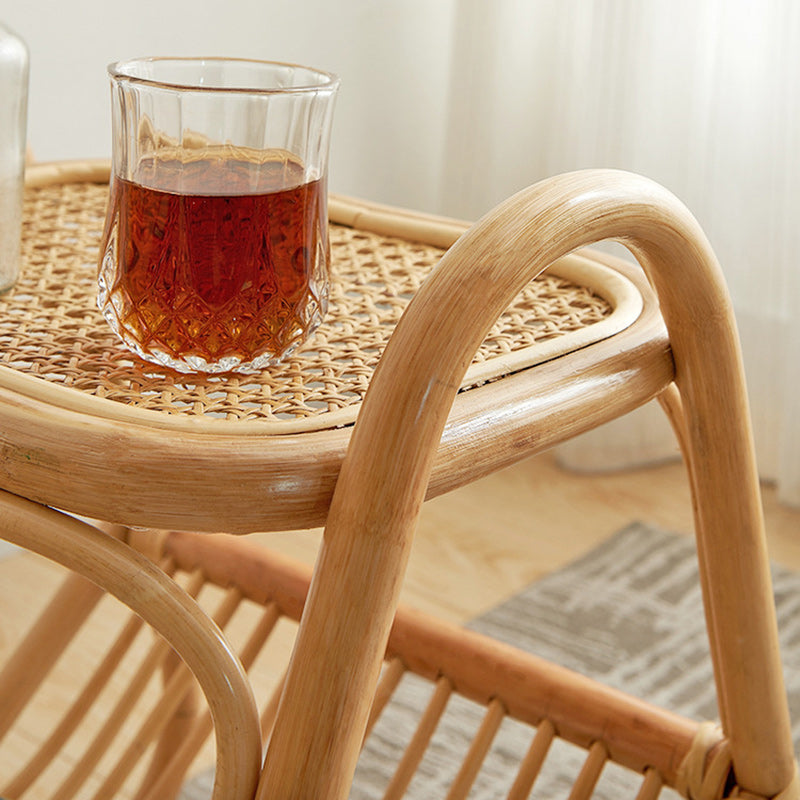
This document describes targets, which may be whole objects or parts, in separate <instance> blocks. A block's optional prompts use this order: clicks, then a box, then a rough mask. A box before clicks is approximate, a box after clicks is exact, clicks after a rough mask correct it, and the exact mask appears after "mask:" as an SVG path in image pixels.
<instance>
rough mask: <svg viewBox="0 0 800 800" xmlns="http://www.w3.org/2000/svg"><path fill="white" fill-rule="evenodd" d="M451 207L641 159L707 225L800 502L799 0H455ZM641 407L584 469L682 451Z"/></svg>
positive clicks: (592, 449)
mask: <svg viewBox="0 0 800 800" xmlns="http://www.w3.org/2000/svg"><path fill="white" fill-rule="evenodd" d="M454 30H455V36H454V40H453V51H452V53H453V55H452V57H453V61H452V65H453V69H452V74H451V92H450V98H449V107H448V113H449V117H448V128H447V144H446V152H445V157H444V159H443V165H444V166H443V170H444V173H443V176H442V181H441V186H442V198H441V209H442V211H443V212H445V213H448V214H453V215H456V216H461V217H467V218H475V217H477V216H478V215H479V214H481V213H483V212H484V211H485V210H486V209H487V208H488V207H490V206H491V205H493V204H494V203H496V202H498V201H499V200H501V199H502V198H504V197H506V196H507V195H509V194H511V193H512V192H514V191H516V190H517V189H519V188H522V187H523V186H525V185H527V184H529V183H532V182H533V181H535V180H538V179H540V178H542V177H545V176H547V175H552V174H555V173H558V172H562V171H567V170H572V169H578V168H583V167H597V166H601V167H616V168H622V169H629V170H633V171H636V172H640V173H643V174H646V175H648V176H649V177H651V178H654V179H655V180H657V181H659V182H661V183H663V184H664V185H665V186H667V187H668V188H670V189H671V190H672V191H673V192H674V193H675V194H677V195H678V196H679V197H680V198H681V199H682V200H683V201H684V202H685V203H686V204H687V205H688V206H689V207H690V208H691V209H692V211H693V212H694V213H695V215H696V216H697V218H698V220H699V221H700V223H701V224H702V225H703V227H704V228H705V230H706V232H707V234H708V236H709V238H710V239H711V242H712V244H713V245H714V248H715V250H716V252H717V255H718V256H719V259H720V261H721V263H722V265H723V269H724V270H725V274H726V277H727V281H728V284H729V287H730V290H731V294H732V296H733V299H734V305H735V308H736V313H737V320H738V325H739V329H740V335H741V337H742V342H743V350H744V353H745V361H746V365H745V366H746V371H747V374H748V382H749V391H750V398H751V406H752V410H753V420H754V428H755V432H756V440H757V441H756V444H757V450H758V453H759V458H760V469H761V472H762V475H763V477H764V478H765V479H767V480H772V481H776V482H777V484H778V487H779V495H780V497H781V498H782V499H783V500H784V501H786V502H788V503H791V504H797V505H800V401H799V400H798V396H800V233H798V231H800V3H797V2H796V0H752V2H750V1H748V0H636V1H634V0H534V1H533V2H531V0H527V1H526V0H495V1H494V2H491V3H490V2H486V1H485V0H457V3H456V14H455V18H454ZM655 418H656V415H655V414H653V413H652V410H650V409H645V410H644V411H643V412H642V413H641V414H639V415H638V416H634V417H633V418H632V419H631V420H630V421H627V420H626V421H624V422H622V423H619V424H618V423H615V424H613V425H612V426H610V427H609V428H608V429H603V430H600V431H597V432H595V433H593V434H591V435H589V436H587V437H584V438H583V439H581V440H579V441H578V442H576V443H575V444H573V445H570V446H569V447H566V448H562V450H561V458H562V459H563V461H564V462H565V463H567V464H569V465H571V466H573V467H578V468H581V467H582V468H596V467H599V466H612V467H618V466H623V465H629V464H636V463H641V462H643V461H648V460H654V459H658V458H663V457H665V456H668V455H670V454H672V453H673V451H674V445H673V444H672V437H671V435H670V434H669V432H668V430H667V429H666V425H663V426H658V425H654V424H653V420H654V419H655Z"/></svg>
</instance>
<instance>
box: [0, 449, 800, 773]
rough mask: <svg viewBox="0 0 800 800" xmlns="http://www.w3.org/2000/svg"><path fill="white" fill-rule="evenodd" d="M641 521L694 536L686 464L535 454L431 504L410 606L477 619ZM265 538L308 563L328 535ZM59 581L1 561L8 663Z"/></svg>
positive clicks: (782, 514)
mask: <svg viewBox="0 0 800 800" xmlns="http://www.w3.org/2000/svg"><path fill="white" fill-rule="evenodd" d="M764 506H765V515H766V524H767V532H768V538H769V546H770V555H771V557H772V559H773V560H775V561H777V562H780V563H782V564H784V565H786V566H789V567H790V568H794V569H800V510H790V509H788V508H786V507H784V506H781V505H779V504H778V503H777V501H776V498H775V492H774V490H773V489H772V488H770V487H768V486H766V487H764ZM637 520H640V521H645V522H649V523H654V524H657V525H660V526H662V527H664V528H667V529H669V530H673V531H676V532H679V533H683V534H686V535H689V534H690V532H691V530H692V519H691V506H690V501H689V496H688V490H687V484H686V479H685V476H684V471H683V468H682V465H681V464H680V463H679V462H671V463H665V464H660V465H656V466H652V467H649V468H644V469H637V470H634V471H625V472H613V473H608V474H586V475H584V474H576V473H574V472H567V471H564V470H562V469H561V468H560V467H559V466H558V465H557V463H556V460H555V458H554V456H553V455H552V454H544V455H540V456H537V457H534V458H531V459H529V460H526V461H524V462H522V463H520V464H518V465H516V466H514V467H511V468H508V469H506V470H504V471H502V472H499V473H496V474H494V475H492V476H490V477H488V478H485V479H483V480H482V481H479V482H477V483H475V484H472V485H471V486H469V487H466V488H464V489H460V490H458V491H456V492H453V493H451V494H449V495H446V496H444V497H441V498H437V499H435V500H433V501H431V502H429V503H427V504H426V506H425V507H424V511H423V515H422V519H421V522H420V526H419V529H418V533H417V538H416V542H415V548H414V551H413V555H412V558H411V563H410V566H409V572H408V577H407V580H406V584H405V589H404V593H403V600H404V601H405V602H407V603H409V604H411V605H414V606H416V607H417V608H420V609H423V610H427V611H430V612H435V613H437V614H439V615H441V616H444V617H446V618H448V619H450V620H453V621H460V620H466V619H469V618H471V617H474V616H475V615H477V614H480V613H481V612H483V611H485V610H487V609H488V608H491V607H492V606H494V605H496V604H497V603H500V602H502V601H503V600H504V599H506V598H507V597H509V596H510V595H512V594H514V593H516V592H518V591H519V590H520V589H522V588H523V587H525V586H526V585H527V584H529V583H530V582H531V581H534V580H536V579H537V578H539V577H540V576H542V575H544V574H546V573H548V572H550V571H552V570H555V569H558V568H559V567H561V566H563V565H564V564H566V563H567V562H569V561H571V560H573V559H575V558H576V557H578V556H580V555H582V554H584V553H585V552H587V551H588V550H589V549H591V548H592V547H593V546H594V545H596V544H598V543H599V542H601V541H603V540H604V539H606V538H608V537H609V536H611V535H612V534H614V533H615V532H616V531H618V530H619V529H621V528H622V527H624V526H625V525H628V524H629V523H631V522H634V521H637ZM257 536H258V538H259V539H263V541H264V542H265V543H266V544H269V545H270V546H271V547H273V548H274V549H276V550H280V551H282V552H284V553H287V554H292V555H294V556H296V557H299V558H300V559H302V560H305V561H308V562H310V561H312V560H313V558H314V554H315V551H316V547H317V544H318V542H319V537H320V532H319V531H305V532H296V533H284V534H263V535H262V534H259V535H257ZM59 580H60V571H59V570H58V569H57V568H55V567H54V566H52V565H50V564H49V563H47V562H45V561H43V560H42V559H39V558H38V557H35V556H32V555H29V554H19V555H14V556H12V557H10V558H6V559H3V560H0V661H2V660H3V657H4V655H5V652H4V651H7V650H8V649H9V648H10V647H11V645H12V644H13V642H14V641H15V640H16V639H17V638H18V637H19V635H20V633H21V631H22V630H23V628H24V626H25V625H27V624H28V623H29V622H30V620H31V619H32V618H33V617H34V615H35V614H36V613H37V611H38V609H39V608H41V606H42V605H43V603H44V598H45V596H46V594H47V593H48V590H49V589H50V588H52V587H53V586H55V585H56V583H57V582H58V581H59ZM99 635H101V636H102V635H104V634H103V633H102V632H101V633H100V634H99ZM69 690H70V687H69V686H64V687H62V691H64V692H69ZM1 762H2V759H0V763H1Z"/></svg>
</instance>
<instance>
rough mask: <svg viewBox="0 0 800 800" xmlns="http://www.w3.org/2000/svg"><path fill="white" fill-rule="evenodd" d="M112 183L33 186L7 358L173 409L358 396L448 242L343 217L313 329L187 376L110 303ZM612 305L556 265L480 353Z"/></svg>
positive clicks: (303, 411)
mask: <svg viewBox="0 0 800 800" xmlns="http://www.w3.org/2000/svg"><path fill="white" fill-rule="evenodd" d="M107 195H108V187H107V185H105V184H96V183H91V182H76V183H56V184H54V185H48V186H43V187H38V188H29V189H28V190H27V192H26V198H25V211H24V222H23V253H22V259H23V261H22V272H21V277H20V280H19V282H18V284H17V286H16V288H15V289H14V290H12V291H11V292H10V293H8V294H7V295H6V296H5V297H3V298H2V300H0V302H1V303H2V314H0V364H2V365H4V366H5V367H7V368H10V369H13V370H18V371H21V372H24V373H25V374H27V375H34V376H37V377H38V378H40V379H43V380H46V381H49V382H52V383H53V384H57V385H60V386H63V387H72V388H73V389H77V390H80V391H81V392H84V393H89V394H91V395H94V396H96V397H100V398H107V399H108V400H111V401H116V402H118V403H122V404H127V405H128V406H134V407H137V408H143V409H151V410H153V411H156V412H161V413H168V414H195V415H203V416H204V417H212V418H216V417H221V418H223V419H229V420H243V419H246V420H271V421H273V422H274V421H280V420H297V419H300V418H308V417H315V416H321V415H324V414H325V413H326V412H330V411H338V410H342V409H347V408H350V407H353V406H357V404H358V403H359V402H360V401H361V399H362V397H363V395H364V392H365V390H366V388H367V384H368V382H369V380H370V376H371V374H372V371H373V369H374V367H375V365H376V363H377V361H378V359H379V357H380V355H381V352H382V351H383V348H384V346H385V344H386V342H387V339H388V337H389V335H390V333H391V331H392V330H393V328H394V326H395V324H396V323H397V321H398V319H399V317H400V315H401V314H402V312H403V310H404V308H405V307H406V305H407V303H408V301H409V299H410V298H411V297H412V295H413V294H414V293H415V292H416V290H417V289H418V288H419V286H420V284H421V283H422V281H423V280H424V279H425V277H426V276H427V275H428V273H429V272H430V270H431V269H432V267H433V266H434V265H435V264H436V262H437V261H438V259H439V258H440V256H441V254H442V252H443V251H442V250H441V249H440V248H437V247H433V246H430V245H427V244H421V243H416V242H409V241H404V240H402V239H399V238H393V237H390V236H383V235H378V234H375V233H370V232H367V231H361V230H357V229H353V228H350V227H346V226H343V225H332V228H331V258H332V286H331V297H330V310H329V313H328V316H327V318H326V320H325V322H324V323H323V325H322V326H321V328H320V329H319V331H318V332H317V333H316V334H315V336H314V337H313V338H312V340H311V341H309V342H308V343H307V344H306V346H305V347H304V348H302V349H301V350H300V351H299V352H297V353H296V354H295V355H294V356H292V357H291V358H289V359H288V360H287V361H286V362H285V363H283V364H281V365H279V366H276V367H273V368H270V369H269V370H265V371H263V372H261V373H259V374H256V375H240V376H221V377H212V376H209V377H205V376H189V377H187V376H185V375H179V374H177V373H171V372H169V371H166V370H162V369H160V368H157V367H154V366H152V365H150V364H145V363H144V362H142V361H140V360H139V359H138V358H137V357H135V356H133V355H131V354H130V353H129V352H128V351H127V350H126V349H125V348H124V346H123V345H122V344H120V342H119V341H118V340H117V339H116V337H115V335H114V334H113V333H112V332H111V331H110V329H109V328H108V326H107V325H106V323H105V321H104V319H103V318H102V316H101V314H100V313H99V311H98V310H97V308H96V305H95V295H96V269H97V267H96V262H97V253H98V248H99V244H100V239H101V234H102V228H103V223H104V217H105V207H106V202H107ZM612 311H613V309H612V307H611V305H610V304H609V302H607V301H606V300H604V299H603V298H601V297H599V296H598V295H597V294H594V293H593V292H592V291H590V290H588V289H586V288H584V287H581V286H577V285H574V284H572V283H570V282H569V281H567V280H565V279H562V278H560V277H558V276H555V275H549V274H547V273H546V274H545V275H543V276H541V277H540V278H538V279H537V280H536V281H533V282H532V283H531V284H530V285H529V287H528V288H527V289H526V290H525V291H523V292H522V293H521V294H520V295H519V297H518V298H517V300H516V301H515V302H514V303H513V304H512V305H511V306H510V308H509V309H508V311H507V312H506V313H505V314H504V315H503V316H502V318H501V319H500V320H499V321H498V323H497V325H495V327H494V329H493V330H492V331H491V333H490V335H489V336H488V338H487V339H486V341H485V342H484V344H483V346H482V347H481V348H480V351H479V353H478V354H477V356H476V362H483V365H484V366H485V365H486V363H487V362H491V360H492V359H496V358H498V357H499V356H505V355H507V354H508V353H513V352H515V351H519V350H524V349H526V348H530V347H531V346H532V345H537V344H539V343H541V342H544V341H548V340H552V339H554V338H556V337H561V336H564V335H565V334H567V333H569V332H571V331H573V332H574V331H576V330H579V329H585V328H586V327H587V326H592V325H594V324H596V323H597V322H599V321H601V320H604V319H606V318H607V317H609V315H610V314H611V313H612ZM501 361H502V359H501V358H498V364H500V363H501ZM497 374H498V375H499V374H502V369H501V368H500V367H498V373H497ZM489 377H490V378H491V377H497V375H491V374H490V375H489ZM468 378H469V374H468ZM481 380H486V370H484V371H483V372H482V377H481ZM472 382H473V383H474V382H475V381H474V380H473V381H472ZM467 383H468V384H469V381H468V382H467ZM323 427H324V426H323Z"/></svg>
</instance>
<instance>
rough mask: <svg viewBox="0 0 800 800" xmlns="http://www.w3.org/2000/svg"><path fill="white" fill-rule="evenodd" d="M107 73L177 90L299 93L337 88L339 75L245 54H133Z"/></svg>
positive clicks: (117, 79)
mask: <svg viewBox="0 0 800 800" xmlns="http://www.w3.org/2000/svg"><path fill="white" fill-rule="evenodd" d="M108 74H109V76H110V78H111V79H112V80H113V81H117V82H130V83H138V84H142V85H147V86H151V87H153V88H161V89H166V90H172V91H180V92H242V93H245V94H294V93H299V94H302V93H305V92H326V91H327V92H335V91H336V90H337V89H338V88H339V77H338V76H337V75H334V74H333V73H330V72H325V71H323V70H318V69H315V68H313V67H304V66H302V65H299V64H287V63H283V62H279V61H260V60H258V59H247V58H217V57H210V58H199V57H198V58H183V57H169V56H164V57H152V58H134V59H130V60H127V61H117V62H115V63H113V64H109V66H108Z"/></svg>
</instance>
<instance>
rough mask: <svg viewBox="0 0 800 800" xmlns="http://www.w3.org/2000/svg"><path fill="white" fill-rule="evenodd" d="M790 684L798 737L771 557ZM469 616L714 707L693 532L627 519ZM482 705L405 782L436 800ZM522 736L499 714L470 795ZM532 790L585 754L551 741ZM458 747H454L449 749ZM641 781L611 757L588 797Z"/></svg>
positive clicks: (440, 732)
mask: <svg viewBox="0 0 800 800" xmlns="http://www.w3.org/2000/svg"><path fill="white" fill-rule="evenodd" d="M774 581H775V594H776V604H777V607H778V615H779V625H780V629H781V639H782V647H783V654H784V662H785V666H786V682H787V690H788V692H789V696H790V704H791V707H792V716H793V720H794V721H795V725H796V727H795V730H794V733H795V742H798V740H800V576H798V575H795V574H793V573H791V572H789V571H788V570H785V569H782V568H778V567H776V568H775V569H774ZM470 627H472V628H474V629H475V630H478V631H481V632H483V633H486V634H489V635H492V636H494V637H497V638H499V639H502V640H504V641H507V642H510V643H512V644H514V645H516V646H517V647H521V648H523V649H526V650H529V651H531V652H534V653H536V654H537V655H540V656H543V657H544V658H547V659H550V660H552V661H555V662H557V663H559V664H563V665H564V666H567V667H570V668H572V669H576V670H578V671H580V672H582V673H584V674H587V675H591V676H592V677H595V678H598V679H599V680H602V681H604V682H605V683H607V684H609V685H611V686H616V687H619V688H621V689H624V690H626V691H628V692H630V693H633V694H636V695H639V696H642V697H646V698H647V699H649V700H651V701H653V702H657V703H659V704H661V705H663V706H665V707H667V708H671V709H673V710H675V711H678V712H681V713H683V714H686V715H689V716H691V717H694V718H696V719H698V720H706V719H715V718H716V702H715V696H714V686H713V682H712V676H711V665H710V660H709V655H708V644H707V641H706V636H705V628H704V622H703V615H702V604H701V599H700V589H699V585H698V577H697V566H696V561H695V553H694V544H693V541H692V539H691V538H689V537H686V536H679V535H677V534H674V533H668V532H665V531H661V530H658V529H656V528H654V527H652V526H647V525H643V524H636V525H632V526H630V527H628V528H626V529H625V530H623V531H620V532H619V533H618V534H616V535H615V536H614V537H612V538H611V539H610V540H609V541H607V542H605V543H604V544H602V545H601V546H600V547H598V548H596V549H595V550H593V551H592V552H590V553H589V554H588V555H586V556H585V557H583V558H581V559H580V560H578V561H576V562H574V563H573V564H571V565H569V566H568V567H566V568H564V569H562V570H560V571H558V572H556V573H554V574H552V575H550V576H548V577H546V578H545V579H543V580H540V581H538V582H536V583H534V584H533V585H531V586H530V587H529V588H528V589H526V590H525V591H523V592H521V593H520V594H519V595H517V596H515V597H514V598H512V599H511V600H509V601H508V602H506V603H504V604H503V605H501V606H499V607H498V608H496V609H494V610H492V611H490V612H489V613H487V614H485V615H483V616H481V617H480V618H478V619H476V620H475V621H474V622H473V623H472V624H471V625H470ZM429 691H430V689H429V686H428V685H427V684H425V683H423V682H421V681H417V680H416V679H414V678H413V677H411V678H405V679H404V681H403V684H402V685H401V688H400V690H399V691H398V692H397V693H396V694H395V698H394V700H393V702H392V704H391V705H390V706H389V707H387V709H386V710H385V711H384V713H383V715H382V717H381V719H380V720H379V721H378V723H377V725H376V727H375V730H374V733H373V735H372V736H371V737H370V739H369V741H368V743H367V746H366V748H365V750H364V752H363V754H362V758H361V760H360V762H359V767H358V772H357V774H356V780H355V783H354V786H353V790H352V793H351V800H374V798H379V797H381V796H382V788H383V787H384V786H385V785H386V783H387V782H388V781H389V779H390V777H391V768H392V766H393V765H394V764H396V763H397V759H398V754H399V752H400V750H399V748H401V747H402V745H403V743H404V742H407V741H408V738H409V737H410V735H411V731H412V730H413V728H412V724H413V723H412V720H415V719H416V718H418V717H419V714H420V710H421V709H422V708H424V707H425V704H426V701H427V697H428V694H429ZM481 716H482V714H481V712H480V711H479V710H478V709H477V708H475V707H473V706H472V705H471V704H470V703H469V702H467V701H461V702H454V703H451V705H450V706H449V707H448V711H447V713H446V715H445V717H444V719H443V720H442V722H441V723H440V725H439V727H438V729H437V732H436V735H435V737H434V739H433V742H432V743H431V746H430V748H429V750H428V753H427V755H426V757H425V759H424V760H423V762H422V764H421V765H420V768H419V771H418V773H417V775H416V776H415V778H414V781H413V782H412V784H411V786H410V788H409V791H408V794H407V795H406V796H407V797H408V798H410V799H411V800H441V798H443V797H444V796H445V795H446V794H447V786H448V785H449V783H450V781H451V780H452V778H453V775H454V774H455V770H456V769H457V763H458V761H457V758H458V756H459V754H461V753H463V751H464V749H465V748H466V747H467V746H468V743H469V741H470V739H471V735H472V732H473V731H474V730H475V728H476V726H477V725H478V724H479V723H480V720H481ZM528 743H529V734H528V733H527V732H525V733H522V732H521V731H520V730H519V727H518V726H517V725H515V724H514V723H513V722H506V723H504V724H503V727H502V728H501V730H500V733H499V734H498V736H497V738H496V740H495V742H494V745H493V747H492V751H491V753H490V754H489V757H488V758H487V760H486V762H485V763H484V766H483V770H482V772H481V774H480V775H479V777H478V780H477V782H476V784H475V786H474V788H473V791H472V793H471V794H470V798H473V799H474V800H494V799H495V798H502V797H505V795H506V792H507V790H508V788H509V786H510V785H511V782H512V781H513V779H514V776H515V766H516V764H517V763H518V760H519V758H520V756H521V755H522V753H523V752H524V749H525V748H526V747H527V745H528ZM554 747H557V750H555V751H554V752H553V753H552V754H551V755H550V756H549V757H548V759H547V762H546V765H545V769H544V770H543V772H542V774H541V776H540V777H539V779H538V780H537V783H536V786H535V788H534V793H533V797H538V798H550V797H553V798H556V797H563V798H566V797H567V795H568V793H569V788H570V786H571V785H572V783H573V781H574V778H575V775H576V774H577V771H578V770H579V769H580V766H581V764H582V762H583V759H584V757H585V754H584V753H583V751H579V750H577V749H575V748H572V747H571V746H569V745H566V744H564V743H562V742H556V744H555V745H554ZM454 755H455V758H454V757H453V756H454ZM211 783H212V776H211V775H208V774H206V775H202V776H200V777H199V778H197V779H195V780H194V781H193V782H192V783H191V784H189V785H188V786H187V787H186V790H185V792H184V795H183V800H200V798H208V797H209V796H210V787H211ZM636 785H638V782H637V781H636V780H635V779H634V781H633V782H631V779H630V777H629V776H628V775H627V774H626V773H625V772H624V771H623V770H621V769H618V768H616V767H614V766H613V765H610V766H608V767H606V769H605V770H604V772H603V775H602V776H601V779H600V783H599V785H598V787H597V790H596V792H595V795H594V796H595V797H596V798H599V799H600V800H606V799H607V800H612V798H613V799H614V800H616V799H617V798H619V797H621V796H623V795H629V796H630V793H631V787H632V786H636Z"/></svg>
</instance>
